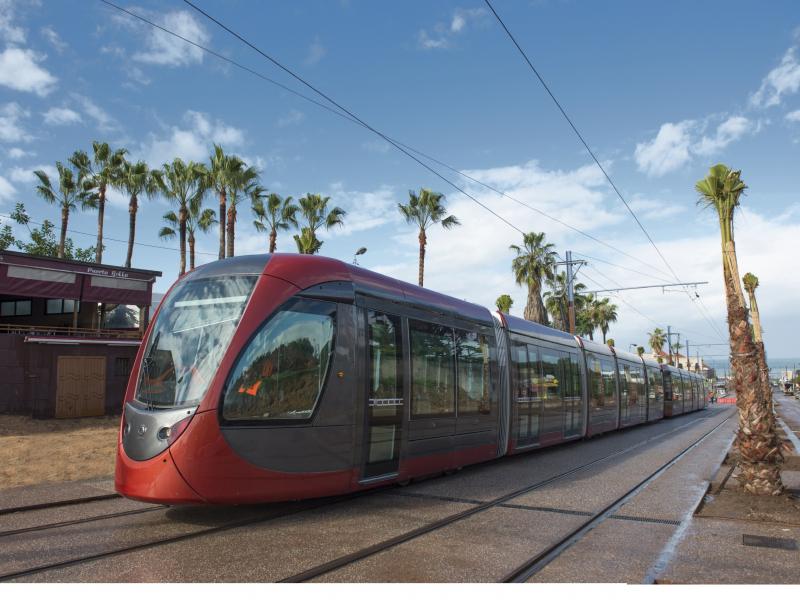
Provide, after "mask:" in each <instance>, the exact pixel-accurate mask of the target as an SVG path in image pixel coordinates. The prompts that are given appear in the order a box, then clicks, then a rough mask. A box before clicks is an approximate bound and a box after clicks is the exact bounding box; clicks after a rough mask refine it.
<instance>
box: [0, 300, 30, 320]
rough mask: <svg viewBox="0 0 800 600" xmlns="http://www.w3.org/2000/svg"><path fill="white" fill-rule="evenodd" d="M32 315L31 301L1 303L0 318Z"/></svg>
mask: <svg viewBox="0 0 800 600" xmlns="http://www.w3.org/2000/svg"><path fill="white" fill-rule="evenodd" d="M30 314H31V301H30V300H9V301H8V302H2V303H0V317H27V316H30Z"/></svg>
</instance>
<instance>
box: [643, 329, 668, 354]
mask: <svg viewBox="0 0 800 600" xmlns="http://www.w3.org/2000/svg"><path fill="white" fill-rule="evenodd" d="M647 335H648V339H647V344H648V345H649V346H650V348H651V349H652V350H653V354H654V355H655V356H659V355H660V354H661V352H662V349H663V348H664V342H666V341H667V334H666V333H665V332H664V330H663V329H661V328H660V327H656V328H655V329H653V331H651V332H650V333H648V334H647Z"/></svg>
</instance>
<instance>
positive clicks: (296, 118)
mask: <svg viewBox="0 0 800 600" xmlns="http://www.w3.org/2000/svg"><path fill="white" fill-rule="evenodd" d="M305 118H306V115H305V114H304V113H302V112H300V111H299V110H297V109H294V108H293V109H292V110H290V111H289V113H288V114H287V115H284V116H283V117H281V118H280V119H278V120H277V121H276V122H275V124H276V125H277V126H278V127H288V126H289V125H297V124H298V123H302V122H303V121H304V120H305Z"/></svg>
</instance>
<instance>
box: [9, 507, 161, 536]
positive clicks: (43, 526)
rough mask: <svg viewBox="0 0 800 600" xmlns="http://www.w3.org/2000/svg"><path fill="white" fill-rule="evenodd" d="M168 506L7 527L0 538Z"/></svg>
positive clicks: (147, 511)
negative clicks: (28, 525) (16, 527)
mask: <svg viewBox="0 0 800 600" xmlns="http://www.w3.org/2000/svg"><path fill="white" fill-rule="evenodd" d="M168 508H169V507H168V506H148V507H146V508H134V509H131V510H123V511H120V512H114V513H106V514H100V515H94V516H91V517H81V518H78V519H69V520H66V521H56V522H53V523H43V524H41V525H32V526H30V527H20V528H18V529H7V530H3V531H0V538H4V537H10V536H13V535H22V534H25V533H33V532H36V531H47V530H49V529H58V528H60V527H70V526H72V525H82V524H84V523H94V522H96V521H105V520H108V519H114V518H118V517H128V516H131V515H138V514H142V513H149V512H155V511H163V510H167V509H168Z"/></svg>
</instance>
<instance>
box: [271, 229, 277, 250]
mask: <svg viewBox="0 0 800 600" xmlns="http://www.w3.org/2000/svg"><path fill="white" fill-rule="evenodd" d="M277 245H278V232H277V231H276V230H275V228H274V227H273V228H272V229H271V230H270V232H269V253H270V254H272V253H273V252H275V248H276V247H277Z"/></svg>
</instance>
